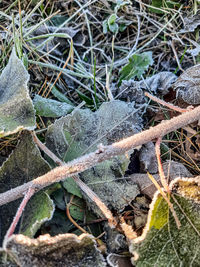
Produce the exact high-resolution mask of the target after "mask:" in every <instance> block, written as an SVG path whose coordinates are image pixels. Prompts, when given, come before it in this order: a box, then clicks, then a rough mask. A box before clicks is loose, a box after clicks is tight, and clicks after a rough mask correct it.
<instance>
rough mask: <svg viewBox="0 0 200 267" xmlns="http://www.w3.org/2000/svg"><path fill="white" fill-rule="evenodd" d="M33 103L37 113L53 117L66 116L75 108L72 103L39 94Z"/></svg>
mask: <svg viewBox="0 0 200 267" xmlns="http://www.w3.org/2000/svg"><path fill="white" fill-rule="evenodd" d="M33 104H34V108H35V110H36V114H37V115H40V116H44V117H51V118H57V117H62V116H65V115H67V114H68V113H70V112H72V110H73V109H74V107H73V106H72V105H70V104H67V103H63V102H59V101H56V100H53V99H48V98H44V97H41V96H39V95H36V96H35V97H34V99H33Z"/></svg>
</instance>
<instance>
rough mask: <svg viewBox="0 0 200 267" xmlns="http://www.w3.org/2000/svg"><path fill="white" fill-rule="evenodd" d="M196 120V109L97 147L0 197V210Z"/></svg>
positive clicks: (198, 111)
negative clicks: (28, 191)
mask: <svg viewBox="0 0 200 267" xmlns="http://www.w3.org/2000/svg"><path fill="white" fill-rule="evenodd" d="M199 119H200V106H198V107H196V108H194V109H193V110H190V111H188V112H184V113H183V114H181V115H179V116H177V117H174V118H172V119H171V120H167V121H163V122H161V123H160V124H159V125H157V126H155V127H151V128H150V129H148V130H146V131H143V132H141V133H138V134H135V135H133V136H130V137H128V138H125V139H123V140H121V141H119V142H116V143H113V144H112V145H109V146H103V145H101V147H99V149H97V150H96V151H95V152H92V153H90V154H87V155H85V156H82V157H80V158H78V159H76V160H73V161H71V162H69V163H67V164H65V165H64V166H61V167H57V168H55V169H53V170H51V171H50V172H48V173H46V174H44V175H42V176H40V177H38V178H36V179H34V180H32V181H30V182H28V183H26V184H23V185H21V186H18V187H16V188H14V189H11V190H9V191H7V192H5V193H2V194H0V206H1V205H3V204H6V203H9V202H11V201H13V200H15V199H18V198H20V197H23V193H24V192H26V191H27V190H28V188H29V187H32V188H34V189H35V190H36V191H39V190H41V189H43V188H44V187H46V186H48V185H51V184H52V183H55V182H59V181H61V180H65V179H66V178H67V177H71V176H72V175H74V174H78V173H80V172H82V171H84V170H87V169H89V168H91V167H93V166H95V165H96V164H97V163H99V162H102V161H104V160H107V159H110V158H112V157H114V156H117V155H120V154H124V153H125V152H127V151H129V150H131V149H133V148H135V147H137V146H139V145H142V144H146V143H148V142H149V141H151V140H154V139H157V138H158V137H162V136H164V135H166V134H168V133H170V132H172V131H175V130H177V129H179V128H181V127H183V126H186V125H188V124H190V123H192V122H194V121H197V120H199Z"/></svg>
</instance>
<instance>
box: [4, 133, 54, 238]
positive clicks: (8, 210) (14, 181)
mask: <svg viewBox="0 0 200 267" xmlns="http://www.w3.org/2000/svg"><path fill="white" fill-rule="evenodd" d="M49 170H50V167H49V165H48V163H47V162H46V161H44V160H43V159H42V157H41V154H40V151H39V149H38V148H37V146H36V145H35V144H34V142H33V140H32V137H31V135H30V133H28V132H24V133H23V134H22V135H21V138H20V141H19V144H18V145H17V147H16V148H15V150H14V151H13V153H12V154H11V155H10V157H9V158H8V159H7V161H5V162H4V163H3V165H2V167H1V169H0V185H1V186H0V192H1V193H2V192H6V191H7V190H9V189H11V188H15V187H17V186H19V185H21V184H24V183H27V182H28V181H30V180H33V179H34V178H36V177H38V176H40V175H43V174H45V173H46V172H48V171H49ZM39 195H40V197H41V198H40V197H39ZM20 202H21V199H20V200H16V201H13V202H11V203H9V204H6V205H4V206H1V207H0V214H1V216H0V228H1V236H0V242H2V239H3V237H4V235H5V233H6V231H7V230H8V228H9V226H10V224H11V222H12V220H13V217H14V216H15V213H16V211H17V208H18V206H19V204H20ZM41 202H42V204H41ZM43 204H44V210H42V207H43ZM47 207H49V210H48V209H47ZM37 210H38V212H37ZM52 211H53V206H52V201H51V200H50V199H49V198H48V197H47V196H46V194H45V193H44V192H41V193H38V194H36V195H35V196H34V197H33V198H31V200H30V203H29V204H28V206H27V209H26V211H25V213H24V216H23V220H22V228H24V229H26V231H29V232H30V231H31V232H32V233H34V232H35V231H36V230H37V228H38V227H39V225H40V224H41V223H42V222H43V221H44V220H45V219H48V218H49V216H50V213H52ZM36 215H37V217H36ZM26 216H27V217H26ZM32 216H34V219H33V218H32ZM26 219H28V220H26ZM33 221H34V223H36V221H37V223H36V224H35V225H33ZM25 224H26V225H25Z"/></svg>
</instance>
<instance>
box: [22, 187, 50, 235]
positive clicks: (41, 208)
mask: <svg viewBox="0 0 200 267" xmlns="http://www.w3.org/2000/svg"><path fill="white" fill-rule="evenodd" d="M53 213H54V204H53V201H52V200H51V199H50V197H49V195H48V194H47V193H45V192H40V193H38V194H36V195H35V196H33V198H31V200H30V201H29V202H28V204H27V205H26V208H25V212H24V216H23V220H22V223H21V225H20V233H22V234H24V235H26V236H29V237H33V236H34V235H35V233H36V232H37V230H38V229H39V228H40V226H41V225H42V224H43V223H44V222H45V221H47V220H50V219H51V218H52V215H53Z"/></svg>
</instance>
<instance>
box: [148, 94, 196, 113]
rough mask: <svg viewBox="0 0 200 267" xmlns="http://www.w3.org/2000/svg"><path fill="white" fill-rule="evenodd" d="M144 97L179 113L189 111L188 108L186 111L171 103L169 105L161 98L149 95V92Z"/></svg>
mask: <svg viewBox="0 0 200 267" xmlns="http://www.w3.org/2000/svg"><path fill="white" fill-rule="evenodd" d="M144 95H145V96H147V97H148V98H150V99H151V100H153V101H155V102H157V103H159V104H161V105H163V106H166V107H168V108H170V109H172V110H175V111H178V112H181V113H183V112H188V111H189V109H188V108H186V109H185V108H179V107H178V106H175V105H173V104H171V103H167V102H165V101H164V100H161V99H160V98H158V97H156V96H154V95H151V94H149V93H148V92H145V93H144ZM189 108H190V109H192V108H193V107H192V106H189Z"/></svg>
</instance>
